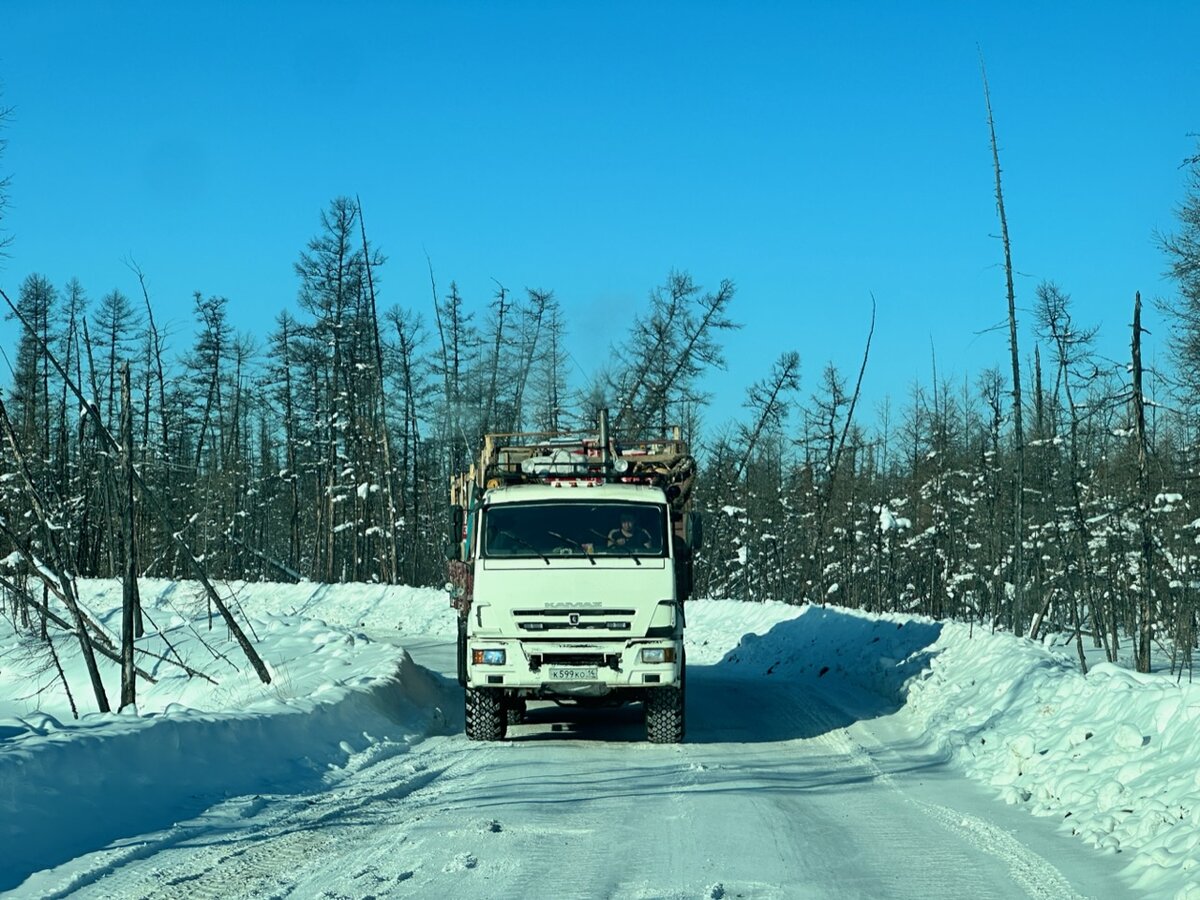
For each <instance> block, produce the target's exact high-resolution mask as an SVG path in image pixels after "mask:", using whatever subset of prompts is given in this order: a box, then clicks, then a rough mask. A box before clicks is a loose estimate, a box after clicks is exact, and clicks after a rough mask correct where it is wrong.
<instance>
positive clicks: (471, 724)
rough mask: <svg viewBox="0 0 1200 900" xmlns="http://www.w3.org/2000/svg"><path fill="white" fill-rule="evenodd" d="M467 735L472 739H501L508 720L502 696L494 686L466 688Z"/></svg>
mask: <svg viewBox="0 0 1200 900" xmlns="http://www.w3.org/2000/svg"><path fill="white" fill-rule="evenodd" d="M465 693H466V698H467V706H466V713H467V714H466V728H465V731H466V732H467V737H468V738H469V739H470V740H472V741H501V740H504V732H505V731H506V730H507V727H508V721H507V717H506V716H505V713H504V696H503V695H502V694H501V693H500V691H498V690H496V689H495V688H467V689H466V691H465Z"/></svg>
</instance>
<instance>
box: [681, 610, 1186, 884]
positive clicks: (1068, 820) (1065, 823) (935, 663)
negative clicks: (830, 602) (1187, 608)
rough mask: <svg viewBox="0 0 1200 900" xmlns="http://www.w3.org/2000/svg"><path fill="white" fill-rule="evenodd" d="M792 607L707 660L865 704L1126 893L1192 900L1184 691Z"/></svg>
mask: <svg viewBox="0 0 1200 900" xmlns="http://www.w3.org/2000/svg"><path fill="white" fill-rule="evenodd" d="M773 605H774V604H769V605H768V606H767V608H768V609H769V608H770V606H773ZM694 608H695V607H694ZM764 612H766V610H764ZM797 612H798V614H797V615H795V616H793V617H790V618H787V619H783V620H781V621H780V622H779V623H778V624H777V625H775V626H774V627H773V628H771V629H770V630H769V631H767V632H766V633H765V634H763V633H754V634H748V635H746V636H745V637H743V639H742V640H741V641H740V643H739V645H738V646H737V647H736V648H735V649H733V650H732V651H730V652H729V653H728V654H727V656H726V657H725V658H724V660H723V663H724V664H726V665H731V666H737V667H741V668H744V669H745V670H746V671H747V674H754V675H759V676H761V675H770V676H773V677H779V678H789V679H794V680H797V681H799V682H802V683H805V684H808V685H811V686H812V688H814V689H820V690H822V691H823V692H825V693H828V694H833V695H836V696H837V698H838V701H839V702H840V703H841V704H842V705H843V706H847V705H853V704H854V702H855V700H854V695H855V692H856V691H857V692H865V693H864V694H863V695H862V696H864V697H865V695H866V694H869V695H873V696H875V697H878V698H880V699H882V700H884V701H885V703H886V704H888V705H886V706H884V707H883V708H882V709H883V711H884V712H893V711H894V712H895V714H896V718H897V720H898V721H899V722H901V723H903V724H904V725H905V726H907V727H908V729H909V730H910V731H911V732H913V733H914V734H917V735H920V736H921V737H922V739H923V740H925V741H926V742H927V743H928V744H929V745H930V746H931V747H932V748H934V749H936V750H937V751H939V752H940V753H941V754H942V755H943V756H944V757H945V758H948V759H950V760H951V761H952V762H953V763H954V764H955V765H957V766H958V767H960V768H961V769H962V770H963V771H964V772H965V773H966V774H968V775H969V776H971V777H972V778H974V779H977V780H980V781H983V782H985V783H987V784H989V785H992V786H993V787H995V788H996V789H997V790H998V792H999V793H1000V795H1001V796H1002V797H1003V798H1004V799H1005V800H1006V801H1008V802H1009V803H1014V804H1021V805H1023V806H1025V807H1026V808H1028V810H1029V811H1030V812H1031V813H1033V814H1034V815H1038V816H1053V817H1056V818H1059V819H1061V820H1062V824H1061V826H1060V827H1061V828H1062V829H1065V830H1068V831H1069V832H1070V833H1071V834H1074V835H1076V836H1078V837H1081V838H1082V839H1083V840H1085V841H1087V842H1088V843H1089V844H1091V845H1092V846H1094V847H1097V848H1099V849H1101V850H1102V851H1105V852H1113V853H1115V852H1120V853H1122V854H1123V855H1124V856H1125V857H1127V858H1128V859H1129V862H1128V866H1127V869H1126V875H1127V876H1129V878H1130V879H1131V882H1132V883H1133V884H1134V885H1135V886H1136V887H1137V888H1139V889H1141V890H1145V891H1147V892H1153V893H1155V894H1159V895H1165V896H1175V897H1179V898H1184V897H1186V898H1196V897H1200V741H1198V740H1197V738H1196V734H1197V731H1198V726H1200V685H1192V684H1187V683H1182V684H1181V683H1177V681H1176V680H1175V679H1173V678H1171V677H1170V676H1169V675H1166V674H1156V675H1138V674H1136V673H1133V672H1130V671H1128V670H1126V669H1122V668H1119V667H1117V666H1114V665H1111V664H1107V663H1105V664H1101V665H1096V666H1094V667H1092V669H1091V671H1090V672H1089V673H1088V675H1086V676H1084V675H1082V674H1080V672H1079V668H1078V663H1077V662H1076V661H1075V660H1074V659H1073V656H1072V655H1071V654H1068V653H1067V652H1065V651H1063V650H1062V649H1061V648H1054V647H1053V646H1051V645H1052V643H1053V642H1052V641H1049V640H1048V641H1047V642H1046V645H1039V644H1034V643H1031V642H1029V641H1026V640H1022V639H1019V638H1015V637H1013V636H1012V635H1007V634H989V633H987V632H986V631H983V630H981V629H979V628H977V627H976V628H974V629H972V628H971V627H969V626H967V625H963V624H958V623H937V622H933V621H931V620H923V619H912V618H907V617H901V616H895V615H883V616H869V615H866V614H863V613H858V612H853V611H849V610H840V609H836V608H833V607H828V608H818V607H804V608H803V609H802V610H801V611H797ZM761 615H762V613H760V616H761ZM869 707H870V701H869V700H866V699H864V701H863V708H869ZM879 709H880V708H879V707H876V711H877V712H878V711H879Z"/></svg>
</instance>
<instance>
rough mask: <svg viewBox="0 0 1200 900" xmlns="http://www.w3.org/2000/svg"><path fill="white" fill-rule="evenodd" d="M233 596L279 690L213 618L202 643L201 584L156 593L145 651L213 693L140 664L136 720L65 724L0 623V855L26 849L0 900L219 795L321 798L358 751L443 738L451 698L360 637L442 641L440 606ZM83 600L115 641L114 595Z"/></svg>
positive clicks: (35, 665) (78, 693)
mask: <svg viewBox="0 0 1200 900" xmlns="http://www.w3.org/2000/svg"><path fill="white" fill-rule="evenodd" d="M230 587H231V588H232V589H233V592H234V595H235V596H236V598H237V603H238V604H239V605H240V607H241V611H243V612H244V613H245V615H246V617H247V620H248V625H249V629H248V630H249V631H250V632H251V633H252V634H253V640H254V643H255V646H256V648H257V649H258V652H259V653H260V654H261V655H262V657H263V659H264V660H265V661H266V663H267V666H268V669H269V670H270V673H271V676H272V681H271V684H269V685H264V684H263V683H262V682H260V681H259V679H258V678H257V676H256V675H255V674H254V672H253V671H252V669H251V667H250V666H249V665H248V664H247V662H246V660H245V659H244V657H243V656H242V655H241V651H240V650H239V649H238V647H237V645H236V644H235V643H234V642H233V641H232V640H231V639H230V637H229V636H228V635H227V634H226V633H225V631H226V630H225V626H224V625H223V624H222V623H221V621H220V619H219V618H218V619H216V621H215V624H214V626H213V628H212V630H211V631H210V630H209V627H208V616H207V608H206V603H205V601H204V600H203V599H202V598H201V594H200V592H199V591H198V590H197V589H196V586H195V585H191V584H188V583H177V582H168V581H156V580H149V579H148V580H146V581H143V582H142V583H141V593H142V599H143V603H144V605H145V607H146V611H147V613H148V618H149V620H152V621H153V622H155V623H156V624H157V625H158V626H160V627H162V628H163V629H164V631H165V633H166V639H165V640H163V639H157V638H150V639H148V640H147V641H145V642H144V643H145V645H146V646H147V647H149V648H151V649H153V650H154V652H156V653H160V654H162V655H164V656H170V657H172V658H174V656H175V654H178V657H179V658H181V659H182V660H183V661H185V662H186V664H187V665H188V666H189V667H191V668H193V669H195V670H199V671H202V672H204V673H206V674H207V675H208V676H209V677H210V678H211V679H212V680H211V681H210V680H207V679H205V678H202V677H197V676H189V675H188V674H187V673H185V672H184V671H183V670H182V669H181V668H179V667H177V666H174V665H172V664H171V663H168V662H165V661H161V660H158V661H155V660H151V659H149V658H147V657H142V658H140V659H139V664H140V665H142V666H144V667H146V668H148V669H149V671H150V674H151V675H152V676H153V677H155V678H156V679H157V682H156V683H154V684H151V683H148V682H141V683H139V686H138V708H137V710H136V711H133V710H128V711H126V712H124V713H119V714H118V713H112V714H107V715H102V714H100V713H95V712H93V713H84V714H83V715H82V716H81V718H80V719H79V720H73V719H72V718H71V710H70V705H69V703H68V702H67V700H66V698H65V696H64V695H63V693H62V690H61V686H60V683H59V681H58V678H57V675H56V673H55V672H54V671H53V668H52V667H50V668H47V666H46V659H45V658H44V657H43V656H42V655H39V654H37V653H35V652H34V649H33V648H34V647H35V644H34V643H32V642H29V641H24V642H23V641H20V640H18V639H17V637H16V636H15V635H13V634H11V632H9V631H8V630H7V629H4V625H3V623H0V629H3V630H0V660H2V665H0V843H2V844H3V845H4V846H8V847H20V848H21V852H20V854H10V853H4V854H0V891H3V890H6V889H9V888H12V887H15V886H16V885H17V884H19V883H20V882H21V880H22V879H23V877H24V876H25V875H27V874H28V873H29V872H31V871H36V870H38V869H41V868H45V867H48V866H51V865H54V864H57V863H61V862H63V861H65V860H68V859H71V858H73V857H74V856H76V855H78V854H80V853H83V852H84V851H86V850H91V849H95V848H96V847H98V846H104V845H105V844H107V843H109V842H111V841H114V840H117V839H119V838H121V837H123V836H126V835H131V834H141V833H145V832H147V831H152V830H155V829H157V828H163V827H167V826H169V825H171V824H172V822H174V821H177V820H180V819H185V818H189V817H191V816H194V815H196V814H198V813H200V812H201V811H203V810H204V809H205V808H207V807H208V806H209V805H211V804H212V803H213V802H214V801H215V800H217V799H220V798H224V797H229V796H236V795H241V794H254V793H257V792H265V791H268V790H270V789H271V788H272V787H273V786H277V785H284V784H286V785H288V786H289V789H290V790H295V789H296V788H297V786H302V785H304V784H305V783H312V784H314V785H315V784H316V783H317V782H318V781H319V779H320V778H321V776H322V775H324V774H325V773H326V772H328V771H329V770H330V769H331V767H336V766H341V765H344V764H345V763H346V761H347V760H348V759H349V758H350V757H351V756H352V755H353V754H355V753H358V752H361V751H363V750H365V749H367V748H369V747H372V746H373V745H377V744H382V743H384V742H386V743H387V744H388V745H389V747H390V749H389V750H388V752H396V749H395V748H396V746H400V747H403V746H407V745H408V744H410V743H412V742H415V741H418V740H420V739H421V738H422V737H424V736H425V735H426V734H428V733H430V732H431V731H436V730H440V729H441V728H442V724H443V720H442V714H441V711H440V709H439V707H440V706H443V705H444V704H445V698H444V696H443V693H442V691H443V690H444V687H443V686H442V685H441V684H439V683H438V682H437V681H436V680H435V679H434V677H433V676H431V675H430V673H428V672H426V671H425V670H423V669H421V668H419V667H418V666H416V665H414V664H413V662H412V660H411V659H410V658H409V657H408V655H407V654H406V653H405V652H404V650H403V649H401V648H399V647H397V646H394V645H392V644H388V643H383V642H378V641H372V640H371V639H370V638H369V637H367V636H366V635H365V634H364V633H363V632H361V631H359V630H358V629H359V628H383V627H389V628H392V629H395V628H396V626H397V625H398V624H400V623H401V622H406V623H408V622H411V623H414V624H415V626H416V627H417V628H418V629H425V630H432V631H434V632H437V631H438V629H439V627H441V628H445V627H446V626H441V625H439V623H438V622H437V619H438V618H439V617H440V618H443V619H447V620H448V622H449V627H450V628H451V629H452V628H453V619H452V617H451V616H450V615H448V612H449V611H448V607H447V605H446V595H445V594H444V593H443V592H440V591H418V590H414V589H411V588H387V587H381V586H363V585H353V586H346V587H339V588H330V587H329V586H321V585H311V584H310V585H244V584H238V585H232V586H230ZM81 594H82V598H81V599H82V601H83V603H84V604H85V605H86V606H87V608H88V609H90V610H91V611H92V612H93V614H94V615H95V616H96V617H97V618H98V619H99V620H100V621H101V622H102V623H103V624H104V625H105V626H106V627H107V628H108V629H110V630H113V629H115V628H116V627H118V625H119V604H120V597H121V589H120V585H119V584H117V583H113V582H85V583H84V584H83V585H82V590H81ZM148 627H149V626H148ZM168 642H169V644H170V647H168V646H167V643H168ZM57 647H58V653H59V656H60V658H61V659H62V661H63V667H64V670H65V672H66V675H67V680H68V683H69V684H71V686H72V690H73V691H74V693H75V699H76V702H77V704H79V706H81V707H84V708H86V707H88V706H90V707H91V708H93V709H94V708H95V706H94V700H93V699H92V695H91V692H90V689H89V687H88V681H87V678H86V676H85V674H84V671H83V665H82V660H81V659H80V655H79V652H78V649H77V648H76V646H75V645H74V643H73V641H71V640H69V639H63V641H62V642H61V643H58V644H57ZM172 648H173V649H172ZM151 663H152V664H151ZM102 671H103V673H104V675H105V681H106V685H105V687H106V691H107V693H108V696H109V700H110V702H111V703H112V704H113V706H116V700H117V698H118V697H119V674H118V673H117V671H116V667H115V666H114V665H112V664H109V663H107V662H104V663H102ZM164 817H166V818H164Z"/></svg>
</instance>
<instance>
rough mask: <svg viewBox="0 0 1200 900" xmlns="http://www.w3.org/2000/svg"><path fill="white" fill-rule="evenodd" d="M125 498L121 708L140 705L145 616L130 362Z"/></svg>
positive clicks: (125, 373)
mask: <svg viewBox="0 0 1200 900" xmlns="http://www.w3.org/2000/svg"><path fill="white" fill-rule="evenodd" d="M121 444H122V447H121V491H120V492H119V496H120V497H121V500H122V501H123V503H122V507H121V508H122V510H123V515H122V516H121V530H122V531H123V532H124V533H123V535H122V537H123V539H124V550H125V552H124V557H125V558H124V571H123V572H122V573H121V577H122V582H123V584H122V588H123V590H122V602H121V705H120V707H119V708H120V709H124V708H125V707H126V706H133V705H134V704H136V703H137V670H136V669H135V667H134V664H133V644H134V638H135V637H136V634H135V632H136V627H137V620H138V619H139V618H140V617H141V615H140V613H141V610H140V607H141V602H140V598H139V596H138V578H137V576H138V567H137V536H136V534H135V533H134V532H135V529H136V527H137V518H136V514H135V512H134V503H133V400H132V396H131V394H130V387H129V363H125V364H123V365H122V366H121Z"/></svg>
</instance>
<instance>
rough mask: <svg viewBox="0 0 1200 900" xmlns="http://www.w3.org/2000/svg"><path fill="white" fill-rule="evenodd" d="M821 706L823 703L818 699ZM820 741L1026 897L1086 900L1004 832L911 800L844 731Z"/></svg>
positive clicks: (1050, 866) (832, 730)
mask: <svg viewBox="0 0 1200 900" xmlns="http://www.w3.org/2000/svg"><path fill="white" fill-rule="evenodd" d="M814 699H815V698H814ZM821 702H822V703H824V702H825V701H824V700H823V699H822V701H821ZM815 715H816V716H817V717H818V718H820V717H821V713H815ZM822 740H825V741H827V742H828V743H829V744H830V745H831V746H833V747H835V748H836V749H838V750H839V751H840V752H842V753H845V754H846V755H847V756H848V757H849V758H850V759H852V760H854V762H855V763H856V764H858V765H860V766H862V767H863V768H865V769H867V770H868V771H869V772H870V773H871V776H872V778H873V779H874V780H875V781H876V782H878V783H879V784H882V785H886V786H887V787H888V788H890V789H891V790H893V791H895V792H896V793H898V794H899V795H900V796H902V797H903V798H904V800H905V801H906V802H907V803H909V804H912V805H913V806H915V807H916V808H917V809H919V810H920V811H921V812H922V813H924V814H925V815H926V816H928V817H929V818H930V819H932V820H933V821H935V822H937V823H938V824H939V825H941V826H942V827H944V828H945V829H947V830H948V831H951V832H953V833H954V834H955V835H956V836H958V837H959V838H961V839H962V840H963V841H964V842H966V843H967V844H969V845H970V846H972V847H975V848H976V849H978V850H980V851H982V852H984V853H987V854H988V855H990V856H993V857H995V858H996V859H999V860H1000V861H1001V862H1003V863H1004V865H1005V866H1006V867H1007V869H1008V871H1009V873H1010V874H1011V876H1012V879H1013V882H1014V883H1015V884H1016V885H1017V886H1019V887H1020V888H1021V890H1023V891H1024V892H1025V894H1026V896H1028V897H1031V898H1034V900H1087V898H1085V897H1083V896H1082V895H1081V894H1079V893H1077V892H1076V891H1075V889H1074V888H1073V887H1072V886H1071V883H1070V882H1069V881H1068V880H1067V879H1066V878H1065V877H1064V876H1063V875H1062V873H1061V872H1059V871H1058V869H1056V868H1055V867H1054V865H1053V864H1052V863H1051V862H1050V861H1049V860H1047V859H1046V858H1045V857H1043V856H1040V855H1039V854H1038V853H1037V852H1036V851H1034V850H1031V849H1030V848H1029V847H1028V846H1026V845H1025V844H1024V843H1022V842H1021V841H1019V840H1018V839H1016V838H1015V837H1013V836H1012V835H1011V834H1010V833H1009V832H1008V831H1006V830H1004V829H1002V828H998V827H997V826H995V825H992V824H991V823H989V822H986V821H984V820H983V819H980V818H978V817H977V816H972V815H970V814H968V813H962V812H959V811H958V810H955V809H952V808H950V807H948V806H943V805H942V804H939V803H932V802H930V801H927V800H921V799H918V798H916V797H913V796H912V795H911V794H909V793H908V792H907V791H906V790H905V789H904V788H903V787H902V786H901V785H900V784H898V783H897V781H896V779H895V778H893V777H892V776H891V775H890V774H889V773H888V772H886V771H885V770H884V769H883V768H882V767H881V766H880V765H879V763H878V762H877V761H876V759H875V756H874V755H872V753H871V752H870V751H869V750H868V749H867V748H865V747H864V746H862V745H861V744H860V743H859V742H858V741H857V740H855V739H854V738H853V737H851V735H850V734H849V732H848V731H847V730H846V729H845V728H833V727H831V728H830V729H829V730H828V731H827V732H826V733H825V734H824V735H822Z"/></svg>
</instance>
